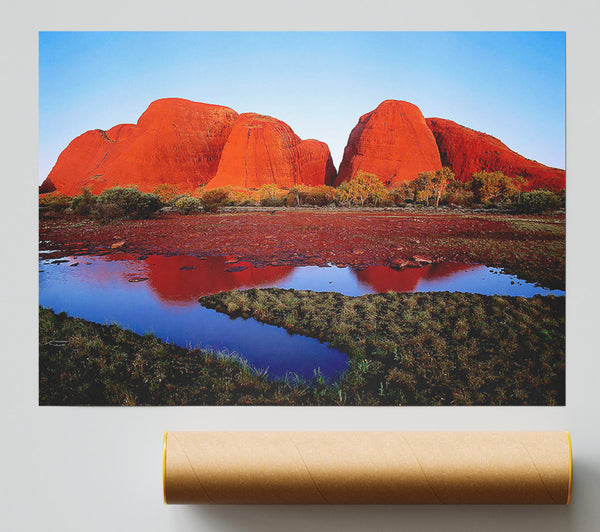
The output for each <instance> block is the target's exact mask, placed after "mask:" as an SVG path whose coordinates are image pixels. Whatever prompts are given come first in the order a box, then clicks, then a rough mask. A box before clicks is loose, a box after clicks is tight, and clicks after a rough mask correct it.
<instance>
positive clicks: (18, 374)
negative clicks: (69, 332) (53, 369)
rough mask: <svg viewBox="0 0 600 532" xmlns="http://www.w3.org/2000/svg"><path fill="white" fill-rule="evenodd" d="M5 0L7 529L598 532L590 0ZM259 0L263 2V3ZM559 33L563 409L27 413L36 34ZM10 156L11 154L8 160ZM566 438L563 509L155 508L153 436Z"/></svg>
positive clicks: (30, 395) (599, 379)
mask: <svg viewBox="0 0 600 532" xmlns="http://www.w3.org/2000/svg"><path fill="white" fill-rule="evenodd" d="M36 4H37V3H36V2H33V1H22V2H21V3H19V4H18V5H17V4H15V5H11V6H10V7H9V4H8V3H5V4H4V5H3V9H2V12H3V17H2V18H3V21H2V32H0V39H1V47H0V50H1V54H2V55H1V56H2V62H1V63H0V68H1V69H2V85H1V86H2V96H3V99H2V101H3V104H2V114H1V115H0V120H1V127H0V146H1V147H2V176H1V178H2V180H3V181H2V184H3V186H2V189H1V190H2V194H0V203H1V207H0V212H1V215H2V223H1V224H0V231H1V237H2V238H1V241H2V244H3V248H2V249H3V252H2V260H1V265H2V266H1V267H2V273H3V275H2V280H3V286H2V295H1V297H2V305H1V307H0V308H1V312H2V314H1V319H0V323H1V327H2V331H1V338H2V340H3V343H2V349H1V351H0V352H1V353H2V361H3V365H2V371H0V379H1V381H0V385H1V386H0V394H1V398H0V411H1V413H2V417H1V420H2V432H1V436H0V446H1V454H0V456H1V457H2V464H1V471H2V473H1V475H0V478H1V482H0V490H1V493H0V501H1V502H0V504H1V506H2V507H1V508H0V528H1V529H3V530H7V531H15V530H24V531H35V530H44V531H49V532H50V531H61V532H66V531H71V530H72V531H90V532H92V531H103V532H105V531H108V530H128V531H144V532H149V531H154V530H156V531H160V532H168V531H174V530H185V531H187V530H189V531H192V530H193V531H216V532H224V531H229V530H242V531H253V532H254V531H255V532H264V531H279V530H287V531H289V532H293V531H302V532H305V531H307V530H310V531H313V530H344V531H346V532H355V531H356V532H358V531H363V530H374V531H386V530H394V531H398V530H419V531H422V532H427V531H438V530H444V531H459V530H460V531H463V530H473V531H503V532H504V531H506V530H511V531H513V532H518V531H528V532H529V531H530V530H545V531H559V530H560V531H565V530H574V531H592V530H599V529H600V428H599V427H600V422H599V415H598V405H599V401H598V395H599V394H600V386H599V385H600V363H599V358H600V349H599V348H598V344H597V336H598V333H599V332H600V324H599V323H598V317H599V313H598V310H597V306H596V305H597V298H598V297H599V295H600V294H599V291H598V285H597V281H596V279H595V276H594V274H595V271H596V268H597V265H598V262H599V259H600V253H599V251H598V228H599V223H598V218H597V216H598V212H599V211H600V209H599V208H598V205H599V204H598V196H599V192H600V186H599V184H598V183H599V180H600V178H599V176H598V152H599V151H600V149H599V146H598V140H599V139H598V137H599V135H598V129H599V124H600V116H599V114H600V113H599V108H598V82H599V81H600V79H599V76H598V56H597V54H598V50H599V46H598V38H597V37H596V36H595V35H594V33H595V31H596V27H595V25H594V24H595V23H596V21H597V20H598V11H597V10H595V9H593V8H589V7H587V6H588V4H589V5H591V4H592V3H591V2H589V3H588V2H586V1H583V0H577V1H572V2H570V3H569V4H568V5H569V7H567V3H566V2H563V1H562V0H560V1H558V0H550V1H538V0H536V1H526V0H518V1H515V0H504V1H502V2H481V0H462V1H461V0H454V1H452V2H446V1H444V0H439V1H436V2H410V3H408V2H406V3H405V4H407V5H406V6H404V7H403V6H402V4H403V3H401V2H394V1H391V0H390V1H388V2H384V1H376V2H375V1H373V0H371V1H370V2H367V1H364V0H363V1H361V2H358V1H356V0H346V1H337V2H326V1H325V0H303V1H301V2H295V3H294V4H293V5H292V4H290V3H287V2H276V1H275V0H273V1H270V2H256V1H255V2H242V1H236V2H230V1H226V0H221V1H220V2H213V3H210V4H208V5H206V4H207V3H206V2H204V3H203V2H191V1H190V2H183V1H181V0H172V1H171V2H169V3H167V2H158V1H156V0H147V1H145V2H142V1H138V2H125V1H116V0H103V1H102V2H94V3H87V2H80V1H75V0H69V1H57V2H52V3H47V4H44V5H42V4H41V2H40V5H36ZM261 6H266V8H264V7H263V9H262V10H261V9H259V8H260V7H261ZM242 28H243V29H388V30H415V29H432V30H438V29H451V30H457V29H469V30H514V29H532V30H566V31H567V65H568V67H567V101H568V105H567V155H568V157H567V183H568V187H567V188H568V224H567V244H568V245H567V257H568V281H567V294H568V295H567V339H568V340H567V359H568V362H567V394H568V395H567V406H566V407H557V408H533V407H531V408H520V407H501V408H484V407H474V408H466V407H464V408H450V407H446V408H425V407H422V408H340V409H338V408H325V407H321V408H292V409H288V408H262V407H253V408H252V407H250V408H237V407H222V408H216V407H206V408H52V407H46V408H40V407H38V406H37V268H36V260H35V259H36V255H37V247H36V246H37V244H36V242H37V234H36V232H37V218H36V212H37V210H36V207H35V204H36V200H37V177H36V176H37V171H36V164H37V162H36V157H37V155H36V143H37V31H38V30H58V29H72V30H88V29H96V30H108V29H122V30H129V29H157V30H164V29H190V30H202V29H204V30H206V29H242ZM6 163H8V164H6ZM167 429H168V430H203V429H205V430H324V429H328V430H564V429H566V430H570V431H571V433H572V438H573V447H574V486H573V502H572V504H571V506H570V507H535V506H533V507H513V506H508V507H492V506H483V507H416V506H409V507H390V506H385V507H340V506H333V507H310V506H309V507H244V506H234V507H181V506H169V507H165V506H163V503H162V493H161V446H162V433H163V431H164V430H167Z"/></svg>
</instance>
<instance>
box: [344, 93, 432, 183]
mask: <svg viewBox="0 0 600 532" xmlns="http://www.w3.org/2000/svg"><path fill="white" fill-rule="evenodd" d="M441 167H442V163H441V161H440V156H439V152H438V148H437V145H436V142H435V138H434V137H433V134H432V133H431V130H430V129H429V128H428V127H427V124H426V123H425V118H423V115H422V113H421V111H420V110H419V108H418V107H417V106H416V105H413V104H411V103H408V102H402V101H398V100H386V101H384V102H382V103H381V104H380V105H379V106H378V107H377V109H375V110H374V111H371V112H370V113H367V114H365V115H363V116H361V117H360V120H359V121H358V124H357V125H356V126H355V127H354V129H353V130H352V132H351V133H350V137H349V138H348V144H347V145H346V149H345V150H344V157H343V159H342V163H341V164H340V170H339V173H338V176H337V179H336V181H335V184H336V185H339V184H341V183H343V182H344V181H348V180H350V179H352V177H353V176H354V175H355V174H356V173H357V172H358V171H361V170H362V171H363V172H366V173H370V174H375V175H376V176H377V177H379V179H381V181H382V182H383V183H384V184H385V185H386V186H388V187H393V186H394V185H397V184H400V183H402V182H404V181H411V180H413V179H414V178H416V177H417V176H418V175H419V173H420V172H425V171H430V170H439V169H440V168H441Z"/></svg>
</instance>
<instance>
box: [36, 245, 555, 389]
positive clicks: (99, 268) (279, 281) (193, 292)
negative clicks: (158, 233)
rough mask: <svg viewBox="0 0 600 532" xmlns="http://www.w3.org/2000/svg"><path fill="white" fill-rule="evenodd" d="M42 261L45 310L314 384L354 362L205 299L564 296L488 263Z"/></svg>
mask: <svg viewBox="0 0 600 532" xmlns="http://www.w3.org/2000/svg"><path fill="white" fill-rule="evenodd" d="M41 257H42V258H41V260H40V274H39V275H40V277H39V283H40V284H39V287H40V305H42V306H44V307H49V308H52V309H53V310H54V311H56V312H66V313H67V314H69V315H70V316H76V317H79V318H84V319H86V320H90V321H94V322H97V323H103V324H105V323H117V324H118V325H120V326H122V327H125V328H127V329H130V330H132V331H135V332H137V333H139V334H143V333H153V334H154V335H155V336H157V337H159V338H161V339H162V340H164V341H167V342H172V343H175V344H177V345H181V346H202V347H211V348H213V349H217V350H223V351H227V352H230V353H237V354H238V355H239V356H241V357H242V358H244V359H246V360H247V361H248V362H249V363H250V364H251V365H253V366H255V367H257V368H263V369H268V373H269V375H271V376H285V375H286V374H288V373H295V374H297V375H299V376H302V377H305V378H308V379H311V378H312V377H313V376H314V371H315V369H317V368H319V370H320V371H321V373H322V374H323V375H324V376H326V377H328V378H329V379H333V380H334V379H336V378H337V377H339V375H340V374H341V373H343V372H344V370H345V369H346V367H347V363H348V359H347V356H346V355H345V354H344V353H342V352H340V351H338V350H337V349H333V348H331V347H329V346H328V345H327V344H322V343H320V342H319V341H318V340H315V339H313V338H307V337H304V336H300V335H291V334H289V333H287V332H286V331H285V330H284V329H282V328H280V327H274V326H271V325H265V324H262V323H259V322H257V321H255V320H253V319H247V320H244V319H242V318H236V319H231V318H229V317H228V316H226V315H224V314H219V313H217V312H216V311H214V310H210V309H206V308H204V307H202V306H201V305H200V304H199V303H198V298H199V297H200V296H203V295H207V294H212V293H216V292H221V291H226V290H234V289H244V288H258V287H279V288H296V289H300V290H315V291H335V292H340V293H342V294H345V295H349V296H358V295H363V294H370V293H377V292H387V291H390V290H391V291H396V292H423V291H461V292H474V293H480V294H487V295H492V294H498V295H512V296H523V297H531V296H533V295H534V294H555V295H564V292H562V291H560V290H546V289H544V288H541V287H536V286H535V285H533V284H531V283H527V282H525V281H522V280H519V279H517V278H516V277H514V276H510V275H506V274H504V273H502V272H501V271H500V270H498V269H495V268H488V267H486V266H482V265H465V264H457V263H442V264H434V265H430V266H424V267H422V268H407V269H405V270H400V271H398V270H393V269H391V268H388V267H387V266H373V267H369V268H365V269H363V270H355V269H352V268H350V267H344V268H338V267H336V266H331V267H318V266H299V267H294V266H266V267H264V268H259V267H254V266H252V265H251V264H249V263H245V262H236V261H235V259H228V258H227V257H211V258H208V259H201V258H198V257H193V256H185V255H177V256H162V255H153V256H149V257H147V258H144V259H139V258H136V257H134V256H130V255H126V254H124V253H115V254H112V255H104V256H77V257H64V258H61V259H58V260H57V259H46V258H44V254H41Z"/></svg>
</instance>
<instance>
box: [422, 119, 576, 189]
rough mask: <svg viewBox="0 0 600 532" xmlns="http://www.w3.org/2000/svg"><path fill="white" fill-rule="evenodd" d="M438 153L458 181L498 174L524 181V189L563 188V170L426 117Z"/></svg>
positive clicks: (447, 122) (486, 137) (487, 137)
mask: <svg viewBox="0 0 600 532" xmlns="http://www.w3.org/2000/svg"><path fill="white" fill-rule="evenodd" d="M426 121H427V125H428V126H429V128H430V129H431V131H432V133H433V135H434V136H435V140H436V142H437V146H438V149H439V152H440V157H441V160H442V164H443V165H444V166H449V167H450V168H452V171H453V172H454V174H455V175H456V178H457V179H459V180H461V181H469V180H470V179H471V177H472V176H473V174H474V173H476V172H480V171H486V172H493V171H497V170H499V171H501V172H503V173H504V174H505V175H508V176H510V177H514V176H517V175H520V176H522V177H524V178H525V179H526V180H527V185H526V186H525V190H533V189H536V188H547V189H549V190H554V191H556V192H558V191H560V190H564V188H565V171H564V170H561V169H559V168H551V167H549V166H545V165H543V164H541V163H538V162H537V161H532V160H530V159H526V158H525V157H523V156H522V155H519V154H518V153H516V152H514V151H512V150H511V149H510V148H508V147H507V146H506V145H505V144H503V143H502V142H501V141H500V140H498V139H497V138H495V137H492V136H491V135H487V134H485V133H481V132H479V131H475V130H473V129H469V128H468V127H464V126H461V125H459V124H457V123H456V122H452V121H451V120H444V119H443V118H427V120H426Z"/></svg>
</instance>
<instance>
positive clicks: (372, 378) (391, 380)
mask: <svg viewBox="0 0 600 532" xmlns="http://www.w3.org/2000/svg"><path fill="white" fill-rule="evenodd" d="M200 302H201V303H202V304H203V305H204V306H206V307H208V308H213V309H215V310H217V311H219V312H223V313H226V314H228V315H230V316H241V317H244V318H250V317H252V318H254V319H257V320H259V321H262V322H264V323H269V324H271V325H277V326H281V327H284V328H285V329H287V330H288V331H289V332H291V333H299V334H303V335H305V336H311V337H314V338H318V339H319V340H321V341H327V342H329V343H330V345H332V346H333V347H336V348H338V349H341V350H343V351H345V352H346V353H347V354H348V356H349V358H350V369H349V370H348V371H347V372H346V373H345V374H344V375H343V376H342V378H341V380H340V382H338V383H337V384H336V390H335V391H334V390H333V389H332V390H326V392H327V393H326V394H325V396H324V397H323V399H322V401H323V402H322V403H321V404H329V403H333V404H335V403H338V404H354V405H356V404H372V405H376V404H381V405H560V404H564V401H565V377H564V371H565V300H564V297H555V296H545V297H542V296H535V297H533V298H529V299H528V298H521V297H500V296H484V295H479V294H465V293H445V292H442V293H417V294H399V293H387V294H376V295H366V296H360V297H348V296H344V295H341V294H338V293H333V292H326V293H322V292H312V291H307V290H282V289H277V288H269V289H251V290H246V291H237V290H236V291H232V292H222V293H220V294H215V295H210V296H205V297H203V298H201V299H200ZM336 394H337V395H336Z"/></svg>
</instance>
